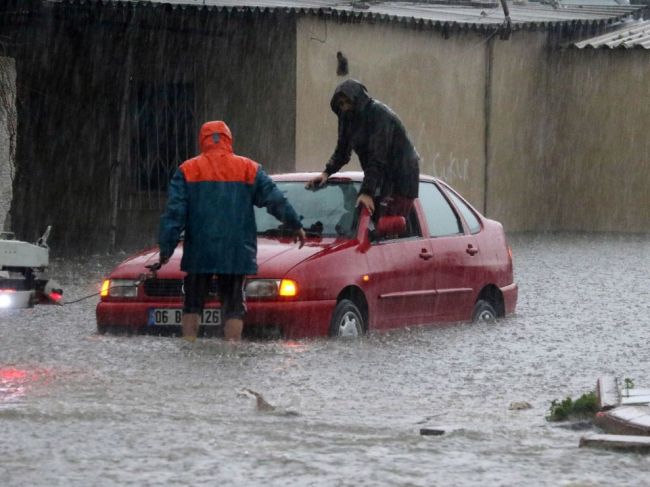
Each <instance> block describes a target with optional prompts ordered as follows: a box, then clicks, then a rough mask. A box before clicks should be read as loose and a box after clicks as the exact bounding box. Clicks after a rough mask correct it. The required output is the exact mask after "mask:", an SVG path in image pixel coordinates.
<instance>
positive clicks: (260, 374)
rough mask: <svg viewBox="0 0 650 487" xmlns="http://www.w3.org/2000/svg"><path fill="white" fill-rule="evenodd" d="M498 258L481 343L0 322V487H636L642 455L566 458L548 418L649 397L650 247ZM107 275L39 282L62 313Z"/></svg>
mask: <svg viewBox="0 0 650 487" xmlns="http://www.w3.org/2000/svg"><path fill="white" fill-rule="evenodd" d="M511 244H512V246H513V250H514V257H515V266H516V279H517V281H518V282H519V285H520V300H519V305H518V310H517V314H516V316H514V317H512V318H509V319H506V320H503V321H500V322H498V323H497V324H495V325H480V326H479V325H471V324H459V325H451V326H438V327H427V328H413V329H405V330H400V331H395V332H391V333H386V334H371V335H370V336H368V337H366V338H363V339H359V340H352V341H346V340H339V341H335V340H306V341H297V342H282V341H279V342H248V343H244V344H242V345H239V346H228V345H227V344H224V343H222V342H221V341H219V340H218V339H204V340H199V342H197V344H195V345H194V346H193V347H191V348H188V347H186V346H184V344H183V343H182V342H181V340H179V339H177V338H161V337H151V336H135V337H124V336H98V335H96V334H95V319H94V306H95V304H96V302H97V299H96V298H93V299H90V300H86V301H82V302H80V303H78V304H70V305H68V306H66V307H38V308H35V309H31V310H14V311H4V312H3V313H2V314H1V315H0V459H1V460H0V479H2V481H1V482H2V485H4V486H18V485H43V486H54V485H66V486H68V485H82V486H87V485H98V486H101V485H265V486H268V485H282V486H285V485H299V486H302V485H324V486H325V485H326V486H330V485H346V486H347V485H349V486H357V485H373V486H374V485H391V486H393V485H408V486H420V485H421V486H431V485H523V484H527V485H549V486H558V485H567V486H568V485H571V486H601V485H602V486H604V485H617V486H618V485H630V486H637V485H638V486H642V485H648V482H649V480H648V479H650V456H648V455H641V454H633V453H617V452H608V451H601V450H592V449H586V448H578V442H579V439H580V436H581V435H583V434H584V433H585V432H584V431H576V430H572V429H568V428H564V427H561V426H560V425H559V424H557V423H549V422H547V421H546V420H545V415H546V414H547V411H548V407H549V405H550V402H551V401H552V400H553V399H561V398H564V397H566V396H572V397H574V398H575V397H577V396H579V395H581V394H582V393H585V392H588V391H590V390H593V389H594V386H595V383H596V379H597V378H598V376H600V375H603V374H614V375H617V376H619V377H621V378H626V377H629V378H632V379H633V380H634V381H635V383H636V384H637V386H638V387H650V375H649V374H648V372H649V371H650V352H649V347H648V339H649V337H650V318H649V317H650V304H649V303H650V282H649V278H648V276H650V236H648V235H645V236H623V235H613V236H612V235H575V234H572V235H566V234H560V235H535V236H531V235H522V236H515V237H512V238H511ZM116 261H117V258H115V257H101V258H83V259H82V258H80V259H78V260H76V261H71V260H66V261H57V262H55V265H54V266H53V273H54V274H56V276H57V277H58V278H59V280H60V281H62V283H63V284H64V285H65V291H66V298H67V299H68V300H72V299H73V298H75V297H81V296H83V295H86V294H89V293H91V292H94V291H96V290H97V288H98V285H99V282H100V279H101V276H102V274H103V273H104V272H106V271H108V270H109V269H110V267H111V266H112V265H113V264H114V263H115V262H116ZM244 388H250V389H252V390H255V391H257V392H259V393H261V394H263V395H264V397H265V398H266V400H267V401H268V402H270V403H271V404H273V405H274V406H276V408H277V409H276V410H275V411H271V412H263V411H258V410H257V409H256V407H255V400H254V399H253V398H251V397H250V396H248V395H245V394H242V393H241V390H242V389H244ZM515 401H527V402H529V403H530V404H531V405H532V409H528V410H522V411H511V410H509V405H510V403H511V402H515ZM288 411H289V412H295V413H296V414H287V412H288ZM434 426H444V427H445V428H446V429H447V431H448V433H447V434H445V435H443V436H435V437H434V436H421V435H420V434H419V430H420V428H423V427H434Z"/></svg>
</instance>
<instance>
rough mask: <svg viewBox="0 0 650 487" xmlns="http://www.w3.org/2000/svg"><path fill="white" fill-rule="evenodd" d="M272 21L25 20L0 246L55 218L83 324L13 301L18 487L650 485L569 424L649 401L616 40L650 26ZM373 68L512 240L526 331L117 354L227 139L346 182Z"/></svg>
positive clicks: (498, 326) (313, 18)
mask: <svg viewBox="0 0 650 487" xmlns="http://www.w3.org/2000/svg"><path fill="white" fill-rule="evenodd" d="M249 3H250V2H249ZM249 3H246V2H230V1H225V2H220V1H219V0H205V1H201V2H197V1H194V0H169V1H165V2H163V1H158V0H153V1H152V2H142V1H141V2H138V1H135V0H133V1H128V0H123V1H120V0H116V1H114V2H86V1H83V0H70V1H67V2H59V1H56V0H29V1H23V0H6V1H5V2H4V5H2V6H0V95H2V96H0V230H2V231H3V232H4V231H6V232H12V233H14V234H15V238H17V239H20V240H24V241H28V242H35V241H36V240H37V239H38V238H39V237H40V236H41V235H42V234H43V231H44V230H45V229H46V228H47V227H48V226H50V225H51V226H52V233H51V236H50V239H49V242H48V243H49V259H50V262H49V269H48V275H49V276H51V277H52V278H53V279H56V281H57V282H58V284H60V286H61V289H63V298H62V300H61V302H62V303H64V304H63V305H36V306H34V307H31V308H25V309H4V308H3V307H2V306H0V432H1V434H0V438H1V440H0V458H1V459H2V460H0V479H2V480H1V481H0V483H1V484H2V485H3V486H9V487H12V486H23V485H39V486H40V485H42V486H50V485H79V486H86V485H97V486H104V485H106V486H108V485H283V486H284V485H299V486H303V485H309V486H311V485H316V486H320V485H323V486H329V485H343V486H357V485H387V486H388V485H390V486H393V485H399V486H431V485H460V486H464V485H468V486H469V485H495V486H497V485H499V486H500V485H504V486H514V485H522V484H529V485H540V486H546V485H548V486H558V485H561V486H576V487H577V486H605V485H621V486H645V485H647V484H648V480H647V479H648V478H649V475H650V457H649V456H648V455H647V454H643V453H638V452H620V451H610V450H601V449H591V448H581V447H579V443H580V439H581V437H583V435H585V434H590V433H598V432H601V430H600V429H599V428H598V427H597V426H596V425H594V424H593V423H592V422H591V421H589V420H583V419H579V420H577V419H572V420H569V421H559V422H555V421H549V420H548V416H549V412H550V408H551V405H552V404H553V401H561V400H563V399H564V398H566V397H574V398H575V397H578V396H580V395H581V394H583V393H588V392H591V391H594V389H595V386H596V380H597V379H598V378H599V377H602V376H606V375H607V376H614V377H617V378H619V379H620V380H624V379H628V380H632V381H634V382H635V383H636V384H638V385H639V387H650V377H649V376H648V371H649V370H650V354H649V353H648V351H647V342H648V326H649V325H650V319H649V318H648V316H650V307H649V305H648V302H650V284H649V280H648V275H650V233H649V232H650V212H649V210H648V208H650V200H649V199H648V198H649V197H648V193H647V187H648V185H649V184H650V171H648V160H649V159H650V139H648V138H647V136H646V132H647V126H648V123H650V103H647V101H648V100H649V99H650V91H649V90H650V88H649V86H650V85H649V84H648V83H647V79H648V76H650V71H649V68H648V66H650V64H648V63H647V55H648V54H647V52H648V51H647V47H646V48H645V49H642V48H641V47H643V46H642V42H643V40H639V39H640V37H639V35H638V34H637V37H633V36H631V34H630V36H631V37H629V38H628V37H626V36H627V35H628V31H627V30H625V31H620V32H619V33H618V34H611V38H609V39H604V38H601V37H598V36H600V35H602V34H605V33H608V32H610V30H609V29H616V28H621V27H620V26H621V25H623V26H628V25H629V26H631V27H629V28H630V29H635V32H637V33H639V32H640V33H645V34H646V35H647V33H648V29H649V27H648V26H647V25H646V23H645V22H643V21H642V20H639V18H643V17H644V16H645V17H647V15H648V13H647V8H642V7H643V6H642V5H636V6H635V5H622V6H621V5H614V3H616V2H612V5H605V6H593V5H592V6H591V7H590V8H588V9H582V8H581V7H576V6H575V5H573V6H572V5H571V3H569V2H564V0H560V1H559V2H555V1H553V2H534V1H531V2H516V4H515V2H512V3H513V4H510V10H509V11H508V8H507V7H508V3H507V2H506V1H505V0H502V1H500V2H479V3H480V5H478V6H477V5H471V6H470V5H468V4H467V2H455V1H453V0H452V2H450V3H459V5H455V6H453V7H454V8H458V9H459V10H458V11H454V12H452V13H449V12H447V11H446V9H449V8H450V7H449V6H448V5H435V4H431V3H430V2H427V4H426V6H425V5H420V6H418V8H417V9H416V10H418V11H417V12H414V10H413V9H411V7H410V6H409V5H408V4H406V3H404V4H403V5H402V4H398V5H392V4H386V5H383V2H369V3H365V2H357V1H356V0H353V1H351V2H347V3H346V2H343V4H341V3H336V2H329V1H325V2H303V1H302V0H289V1H287V2H272V1H266V0H255V1H254V2H253V4H254V7H248V6H247V5H248V4H249ZM483 3H485V5H483ZM528 3H530V4H534V5H532V6H531V5H528ZM585 3H589V2H588V1H587V0H585ZM604 3H607V2H606V1H605V2H604ZM646 3H647V2H646ZM217 7H218V8H217ZM303 7H305V9H303ZM420 7H421V8H420ZM309 9H311V10H309ZM530 9H532V10H530ZM504 12H505V15H506V16H507V17H508V18H507V19H504ZM506 26H507V28H506ZM612 26H613V27H612ZM617 26H618V27H617ZM626 29H627V27H626ZM621 32H622V33H621ZM623 40H625V42H629V43H631V44H629V45H626V46H625V47H638V49H616V47H622V45H618V44H616V43H617V42H623ZM578 41H582V43H578ZM635 43H638V45H636V44H635ZM601 46H607V47H609V48H611V49H606V50H603V49H599V48H600V47H601ZM346 77H352V78H359V79H361V80H363V81H364V83H366V84H367V85H368V88H369V90H370V91H371V94H373V95H376V96H377V97H378V98H380V99H381V100H382V101H384V102H386V103H388V104H389V105H390V106H391V107H392V108H393V109H395V110H396V112H397V113H399V116H400V117H401V118H402V120H403V121H404V124H405V126H406V127H407V129H408V130H409V133H410V135H411V137H412V138H413V141H414V143H415V146H416V147H417V149H418V151H419V153H420V155H421V156H422V164H421V167H420V169H421V171H422V172H423V173H425V174H430V175H433V176H436V177H439V178H440V179H442V180H444V181H445V182H447V183H449V184H450V185H452V186H453V187H454V188H455V189H457V190H458V191H459V192H460V193H461V194H462V195H463V196H464V197H465V198H467V200H468V201H469V202H471V203H472V204H473V205H474V207H475V208H476V209H477V210H479V211H481V212H482V213H483V214H484V215H485V216H486V217H488V218H491V219H495V220H497V221H499V222H501V223H503V225H504V228H505V232H506V235H507V239H508V244H509V245H510V246H511V247H512V253H513V262H514V281H515V282H516V283H517V284H518V286H519V297H518V301H517V307H516V311H515V313H514V314H513V315H510V316H507V317H505V318H503V319H499V320H497V321H496V322H494V323H466V322H462V323H447V324H434V325H431V326H421V327H402V328H396V329H393V330H390V331H382V332H378V331H374V330H370V332H369V333H368V334H366V335H364V336H362V337H357V338H352V339H338V338H337V339H334V338H315V339H298V340H291V339H272V340H263V339H251V340H244V341H242V342H238V343H228V342H226V341H224V340H222V339H220V338H216V337H215V338H199V339H198V340H197V341H196V342H194V343H187V342H186V341H184V340H182V339H180V338H178V337H173V336H172V337H170V336H156V335H139V334H135V335H129V334H100V333H98V332H97V319H96V306H97V303H98V302H99V297H98V294H99V292H100V286H101V284H102V280H103V279H104V278H105V277H106V276H107V275H108V274H109V273H110V272H111V271H112V270H113V269H114V268H115V266H116V265H118V264H119V263H120V262H122V261H123V260H124V259H126V258H127V257H129V256H130V255H132V254H133V253H134V252H136V251H139V250H141V249H143V248H145V247H147V246H150V245H155V244H156V243H157V241H156V236H157V235H156V234H157V228H158V223H159V219H160V215H161V213H162V211H163V210H164V208H165V203H166V195H167V189H168V183H169V179H170V177H171V175H172V174H173V173H174V171H175V170H176V167H177V166H178V164H179V163H181V162H182V161H183V160H185V159H187V158H189V157H192V156H194V155H195V154H196V153H197V151H198V146H197V143H196V134H197V132H198V130H199V128H200V127H201V124H202V123H203V122H204V121H207V120H213V119H223V120H226V121H228V123H229V124H230V126H231V128H232V130H233V134H234V139H235V141H234V145H235V148H236V152H237V153H240V154H242V155H246V156H249V157H251V158H253V159H255V160H256V161H259V162H260V163H262V164H263V166H264V168H265V169H266V170H267V172H268V173H269V174H273V173H286V172H294V171H314V172H315V173H316V172H320V171H321V170H322V169H323V166H324V164H325V162H327V160H328V157H329V156H330V155H331V152H332V149H333V148H334V146H335V143H336V134H337V132H336V117H335V116H334V114H333V113H332V111H331V109H330V106H329V101H330V97H331V95H332V90H333V89H334V87H335V86H336V85H337V84H338V83H340V82H341V81H342V80H344V79H345V78H346ZM349 166H350V167H346V169H348V168H349V169H353V170H354V169H356V170H358V169H359V164H358V161H356V160H353V161H352V163H351V164H350V165H349ZM5 235H6V234H3V237H2V238H4V236H5ZM9 267H10V266H9ZM3 273H4V274H3ZM9 273H10V271H9V270H5V269H0V278H3V277H4V276H5V275H9ZM0 290H1V289H0ZM56 291H58V289H57V290H56ZM426 431H434V432H436V433H439V434H434V435H428V434H424V433H425V432H426Z"/></svg>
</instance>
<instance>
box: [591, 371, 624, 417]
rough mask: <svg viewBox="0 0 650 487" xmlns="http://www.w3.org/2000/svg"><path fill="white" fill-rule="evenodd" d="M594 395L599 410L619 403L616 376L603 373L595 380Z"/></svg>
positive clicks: (619, 394)
mask: <svg viewBox="0 0 650 487" xmlns="http://www.w3.org/2000/svg"><path fill="white" fill-rule="evenodd" d="M596 397H597V400H598V407H599V409H600V410H601V411H604V410H607V409H612V408H615V407H616V406H618V405H620V404H621V393H620V391H619V389H618V383H617V381H616V377H613V376H611V375H604V376H602V377H599V378H598V380H597V381H596Z"/></svg>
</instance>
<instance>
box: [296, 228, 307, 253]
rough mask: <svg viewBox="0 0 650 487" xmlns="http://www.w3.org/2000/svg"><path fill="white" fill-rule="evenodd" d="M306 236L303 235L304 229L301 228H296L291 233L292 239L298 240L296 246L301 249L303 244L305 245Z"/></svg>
mask: <svg viewBox="0 0 650 487" xmlns="http://www.w3.org/2000/svg"><path fill="white" fill-rule="evenodd" d="M306 237H307V236H306V235H305V231H304V230H303V229H302V228H299V229H298V230H296V232H295V233H294V235H293V241H294V242H300V244H299V245H298V248H299V249H301V248H302V247H303V245H305V238H306Z"/></svg>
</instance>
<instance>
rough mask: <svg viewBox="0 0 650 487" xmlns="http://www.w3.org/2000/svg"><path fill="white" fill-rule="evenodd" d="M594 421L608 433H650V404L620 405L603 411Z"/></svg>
mask: <svg viewBox="0 0 650 487" xmlns="http://www.w3.org/2000/svg"><path fill="white" fill-rule="evenodd" d="M594 423H596V424H597V425H598V426H600V427H601V428H602V429H604V430H605V431H606V432H608V433H613V434H619V435H650V406H619V407H617V408H614V409H610V410H609V411H601V412H599V413H597V414H596V416H595V417H594Z"/></svg>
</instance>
